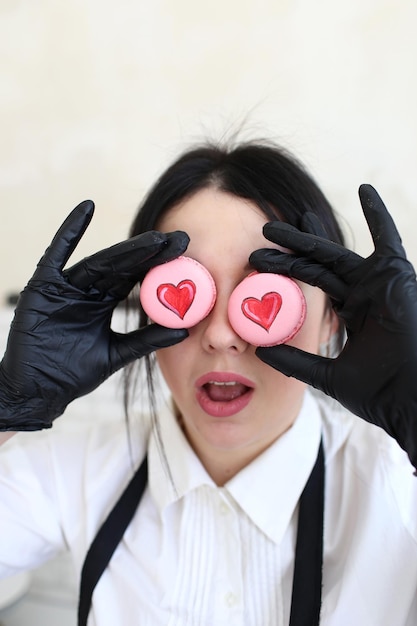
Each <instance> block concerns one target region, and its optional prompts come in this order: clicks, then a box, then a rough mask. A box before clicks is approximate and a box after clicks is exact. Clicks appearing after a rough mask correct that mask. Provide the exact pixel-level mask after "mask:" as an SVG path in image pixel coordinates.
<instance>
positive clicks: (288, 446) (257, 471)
mask: <svg viewBox="0 0 417 626" xmlns="http://www.w3.org/2000/svg"><path fill="white" fill-rule="evenodd" d="M159 420H160V437H161V439H162V441H163V453H162V451H161V450H160V445H159V443H158V438H157V437H156V436H155V432H153V433H152V435H151V440H150V446H149V488H150V491H151V494H152V497H153V498H154V500H155V502H156V504H157V506H158V507H159V508H160V510H161V511H162V510H163V509H164V508H166V507H167V506H169V505H170V504H171V503H173V502H175V501H176V500H178V499H180V498H181V497H183V496H184V495H186V494H187V493H188V492H190V491H192V490H193V489H197V488H199V487H201V486H203V485H206V486H210V487H212V488H215V489H217V487H216V485H215V483H214V481H213V480H212V479H211V478H210V476H209V475H208V473H207V472H206V470H205V468H204V467H203V465H202V464H201V462H200V460H199V459H198V457H197V456H196V454H195V453H194V451H193V450H192V448H191V446H190V445H189V443H188V441H187V439H186V437H185V435H184V433H183V432H182V430H181V428H180V427H179V425H178V423H177V420H176V418H175V416H174V415H173V413H172V410H171V409H170V407H169V405H168V404H166V405H165V407H164V408H163V409H162V411H161V412H160V413H159ZM320 437H321V418H320V412H319V408H318V406H317V403H316V401H315V399H314V398H313V396H312V395H311V394H310V393H309V391H308V390H307V391H306V392H305V394H304V400H303V404H302V407H301V410H300V413H299V415H298V417H297V419H296V421H295V422H294V424H293V426H292V427H291V428H290V429H289V430H288V431H286V432H285V433H284V434H283V435H281V437H280V438H279V439H277V441H275V442H274V443H273V444H272V445H271V446H270V447H269V448H267V450H265V452H263V453H262V454H261V455H260V456H259V457H257V458H256V459H255V460H254V461H252V462H251V463H250V464H249V465H248V466H247V467H245V468H244V469H243V470H241V471H240V472H239V473H238V474H237V475H236V476H234V477H233V478H232V479H231V480H230V481H229V482H228V483H226V485H225V486H224V487H223V490H225V491H227V492H228V493H229V494H230V495H231V496H232V498H233V499H234V500H235V501H236V503H237V504H238V505H239V506H240V507H241V508H242V509H243V510H244V511H245V513H246V514H247V515H248V516H249V517H250V518H251V519H252V521H253V522H254V523H255V524H256V525H257V526H258V527H259V528H260V529H261V531H262V532H264V533H265V534H266V535H267V536H268V537H269V538H270V539H272V541H274V542H276V543H279V542H280V541H281V539H282V537H283V534H284V532H285V530H286V528H287V527H288V524H289V522H290V519H291V516H292V515H293V513H294V510H295V508H296V506H297V503H298V500H299V498H300V495H301V493H302V490H303V488H304V486H305V484H306V482H307V480H308V477H309V476H310V473H311V470H312V468H313V466H314V463H315V460H316V458H317V452H318V448H319V443H320ZM164 455H165V462H164ZM167 468H169V470H167ZM169 472H170V473H171V480H170V477H169Z"/></svg>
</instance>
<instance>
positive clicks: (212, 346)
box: [201, 293, 249, 355]
mask: <svg viewBox="0 0 417 626" xmlns="http://www.w3.org/2000/svg"><path fill="white" fill-rule="evenodd" d="M228 300H229V296H228V295H226V294H220V293H217V299H216V303H215V305H214V307H213V309H212V310H211V312H210V314H209V315H208V316H207V317H206V318H205V319H204V320H203V321H202V322H201V326H202V328H203V330H202V338H201V341H202V347H203V349H204V350H205V351H206V352H209V353H210V352H224V353H230V354H232V355H239V354H242V353H243V352H245V350H246V349H247V347H248V346H249V344H248V343H247V342H246V341H245V340H244V339H242V338H241V337H240V336H239V335H238V334H237V333H236V332H235V331H234V330H233V327H232V326H231V324H230V322H229V317H228V315H227V306H228Z"/></svg>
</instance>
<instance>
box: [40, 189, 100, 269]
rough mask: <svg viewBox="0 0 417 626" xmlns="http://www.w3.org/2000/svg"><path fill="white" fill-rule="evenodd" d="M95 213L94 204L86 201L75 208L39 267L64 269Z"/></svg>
mask: <svg viewBox="0 0 417 626" xmlns="http://www.w3.org/2000/svg"><path fill="white" fill-rule="evenodd" d="M93 213H94V202H93V201H92V200H84V202H81V203H80V204H79V205H78V206H76V207H75V209H73V210H72V211H71V213H70V214H69V215H68V217H67V218H66V220H65V221H64V223H63V224H62V225H61V227H60V228H59V230H58V231H57V233H56V234H55V236H54V238H53V239H52V242H51V244H50V245H49V247H48V248H47V250H46V252H45V254H44V255H43V257H42V258H41V260H40V261H39V265H48V266H50V267H53V268H56V269H60V270H61V269H62V268H63V267H64V265H65V263H66V262H67V261H68V259H69V258H70V256H71V254H72V253H73V252H74V250H75V248H76V247H77V245H78V243H79V241H80V239H81V237H82V236H83V235H84V233H85V231H86V229H87V226H88V225H89V223H90V222H91V218H92V217H93Z"/></svg>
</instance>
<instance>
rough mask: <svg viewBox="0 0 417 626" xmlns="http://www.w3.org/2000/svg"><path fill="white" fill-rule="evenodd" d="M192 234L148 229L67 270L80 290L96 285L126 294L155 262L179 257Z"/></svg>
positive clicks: (114, 293)
mask: <svg viewBox="0 0 417 626" xmlns="http://www.w3.org/2000/svg"><path fill="white" fill-rule="evenodd" d="M188 242H189V237H188V235H187V234H186V233H183V232H181V231H178V232H175V233H159V232H157V231H148V232H146V233H142V234H140V235H137V236H136V237H132V238H131V239H127V240H126V241H122V242H120V243H118V244H115V245H114V246H111V247H110V248H106V249H105V250H101V251H100V252H97V253H96V254H93V255H92V256H89V257H87V258H85V259H83V260H82V261H80V262H79V263H77V264H76V265H74V266H73V267H71V268H69V269H68V270H66V271H65V275H66V276H67V278H68V280H69V281H70V283H71V284H72V285H74V286H75V287H77V288H78V289H88V288H91V287H94V288H95V289H97V290H98V291H100V292H101V293H105V292H107V291H110V290H111V291H112V293H113V295H115V296H116V295H118V296H120V297H122V296H124V295H127V294H128V293H129V291H130V290H131V289H132V287H133V285H134V284H135V283H136V282H138V280H140V278H141V277H143V275H144V274H145V273H146V272H147V271H148V270H149V269H150V268H151V267H153V266H154V265H157V264H159V263H165V262H166V261H170V260H171V259H173V258H175V257H177V256H179V255H180V254H181V253H182V252H184V250H185V249H186V247H187V245H188Z"/></svg>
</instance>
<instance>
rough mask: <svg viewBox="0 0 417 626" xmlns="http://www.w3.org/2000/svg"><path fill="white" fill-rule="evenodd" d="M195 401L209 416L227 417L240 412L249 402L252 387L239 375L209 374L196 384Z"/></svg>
mask: <svg viewBox="0 0 417 626" xmlns="http://www.w3.org/2000/svg"><path fill="white" fill-rule="evenodd" d="M196 388H197V393H196V396H197V401H198V403H199V404H200V406H201V408H202V409H203V410H204V411H205V412H206V413H208V414H209V415H212V416H215V417H227V416H230V415H234V414H235V413H238V412H239V411H241V410H242V409H243V408H245V406H247V404H248V403H249V402H250V400H251V398H252V395H253V391H254V385H253V383H251V381H249V380H247V379H245V378H243V377H242V376H240V375H237V374H232V373H229V372H211V373H209V374H206V375H204V376H202V377H201V378H199V379H198V380H197V382H196Z"/></svg>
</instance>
